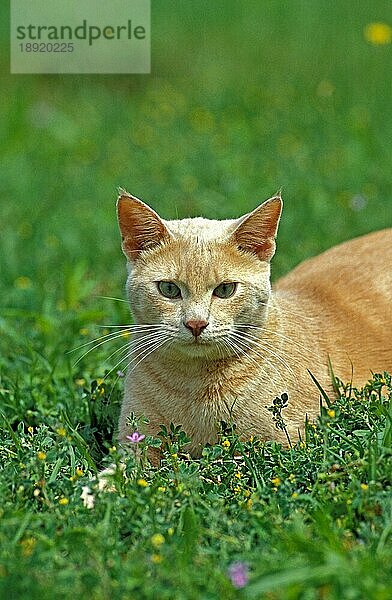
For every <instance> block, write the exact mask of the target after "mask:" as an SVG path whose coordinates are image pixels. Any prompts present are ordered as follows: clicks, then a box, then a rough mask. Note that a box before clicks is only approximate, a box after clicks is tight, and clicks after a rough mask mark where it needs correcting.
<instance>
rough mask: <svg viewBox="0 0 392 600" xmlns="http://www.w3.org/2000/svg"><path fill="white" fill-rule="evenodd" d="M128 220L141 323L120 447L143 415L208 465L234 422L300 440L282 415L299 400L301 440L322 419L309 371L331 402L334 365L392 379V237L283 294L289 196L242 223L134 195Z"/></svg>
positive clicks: (355, 249)
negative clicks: (221, 431)
mask: <svg viewBox="0 0 392 600" xmlns="http://www.w3.org/2000/svg"><path fill="white" fill-rule="evenodd" d="M117 213H118V222H119V227H120V232H121V236H122V249H123V252H124V254H125V256H126V258H127V264H128V279H127V284H126V289H127V295H128V298H129V302H130V307H131V311H132V313H133V318H134V321H135V325H134V326H131V328H130V329H131V330H132V337H131V342H130V347H129V358H130V365H129V369H128V373H127V376H126V379H125V395H124V400H123V404H122V409H121V415H120V421H119V439H120V441H124V442H125V441H126V440H127V438H126V436H127V435H129V434H130V433H132V431H131V430H130V426H129V423H128V421H127V419H128V416H129V414H130V413H131V412H133V413H135V414H136V415H144V416H145V417H147V418H148V419H149V425H148V432H149V433H152V434H156V433H157V432H158V431H159V430H160V426H161V425H162V424H164V425H166V426H167V425H168V424H170V423H171V422H173V423H174V424H175V425H181V426H182V428H183V429H184V431H185V432H186V433H187V434H188V435H189V437H190V438H191V442H190V445H189V452H190V454H191V455H193V456H195V457H197V456H200V454H201V451H202V449H203V446H204V445H205V444H206V443H214V442H215V441H216V439H217V428H218V425H219V423H220V421H222V420H223V421H226V422H228V421H229V419H230V418H231V419H232V420H233V421H234V422H235V423H236V425H237V431H239V432H240V434H241V435H242V436H243V437H249V436H250V435H252V434H254V435H257V436H258V437H259V438H260V439H263V440H276V441H277V442H281V443H283V444H286V443H287V442H286V438H285V434H284V433H283V432H282V431H281V430H279V429H277V428H276V427H275V426H274V422H273V419H272V414H271V412H270V411H268V406H270V405H271V404H272V401H273V399H274V398H275V397H277V396H281V395H282V394H284V393H287V394H288V405H287V407H286V408H285V410H284V413H283V414H284V420H285V422H286V427H287V431H288V434H289V436H290V439H291V440H292V441H295V440H297V439H298V435H299V432H300V431H301V430H303V427H304V421H305V418H306V416H307V418H308V419H315V418H316V416H317V414H318V412H319V397H320V391H319V390H318V388H317V387H316V385H315V383H314V381H313V380H312V378H311V376H310V374H309V372H308V370H310V371H311V373H312V374H314V376H315V377H316V378H317V380H318V381H319V382H320V384H321V385H322V386H323V388H324V389H325V390H326V391H327V393H329V394H333V389H332V384H331V375H330V371H329V360H330V361H331V364H332V365H333V368H334V372H335V373H336V375H337V376H338V377H339V378H340V379H342V380H343V381H346V382H347V381H350V380H352V383H353V385H363V384H364V383H365V382H366V381H367V380H368V379H369V377H370V376H371V371H373V372H382V371H383V370H386V371H388V370H389V371H392V229H385V230H382V231H378V232H376V233H371V234H368V235H365V236H363V237H360V238H357V239H354V240H352V241H349V242H346V243H344V244H341V245H338V246H336V247H333V248H332V249H330V250H328V251H326V252H324V253H323V254H321V255H319V256H317V257H316V258H311V259H309V260H306V261H305V262H303V263H302V264H300V265H299V266H298V267H296V268H295V269H294V270H293V271H291V272H290V273H289V274H288V275H286V276H285V277H283V278H281V279H280V280H278V281H277V282H276V284H275V285H274V286H273V287H271V284H270V261H271V259H272V257H273V256H274V253H275V237H276V234H277V230H278V225H279V220H280V217H281V213H282V199H281V195H280V194H277V195H276V196H274V197H272V198H270V199H269V200H266V201H265V202H264V203H263V204H261V205H260V206H258V207H257V208H256V209H255V210H253V211H252V212H250V213H249V214H246V215H244V216H242V217H240V218H239V219H233V220H223V221H214V220H209V219H204V218H191V219H182V220H174V221H166V220H164V219H162V218H161V217H159V216H158V214H157V213H156V212H155V211H154V210H152V209H151V208H150V207H149V206H147V205H146V204H145V203H143V202H142V201H141V200H139V199H137V198H135V197H133V196H131V195H130V194H128V193H127V192H125V191H122V192H121V195H120V197H119V199H118V202H117ZM299 235H300V234H299ZM299 235H298V238H299ZM297 242H298V239H297V240H294V241H293V243H297Z"/></svg>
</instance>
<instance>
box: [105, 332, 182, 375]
mask: <svg viewBox="0 0 392 600" xmlns="http://www.w3.org/2000/svg"><path fill="white" fill-rule="evenodd" d="M168 339H170V338H168V337H167V336H165V335H161V336H160V337H155V339H154V338H149V339H148V340H144V343H142V342H141V343H140V344H139V345H137V346H135V347H131V348H130V347H129V346H128V347H127V348H125V349H126V350H127V352H125V354H124V356H123V357H122V358H121V360H119V361H118V362H117V363H116V364H115V365H114V367H113V368H112V369H111V370H110V371H109V372H108V373H106V375H105V378H106V377H108V376H109V375H110V373H112V372H113V371H114V370H115V369H116V368H117V367H119V366H120V365H121V363H123V362H124V361H125V360H128V359H129V358H130V357H131V356H132V355H133V354H135V352H137V353H138V354H136V356H134V357H133V358H132V360H131V361H130V362H129V363H128V365H127V367H128V366H129V365H130V364H131V363H132V362H133V361H134V360H137V358H139V357H140V356H141V355H142V354H143V353H144V352H146V351H147V350H149V349H150V347H151V345H157V344H158V345H159V344H160V342H162V341H165V340H168ZM122 350H124V348H122ZM127 367H126V368H127Z"/></svg>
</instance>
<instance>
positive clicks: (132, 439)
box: [126, 431, 146, 444]
mask: <svg viewBox="0 0 392 600" xmlns="http://www.w3.org/2000/svg"><path fill="white" fill-rule="evenodd" d="M145 437H146V436H145V435H143V434H142V433H139V432H138V431H134V432H133V433H132V435H127V436H126V438H127V440H129V441H130V442H131V443H132V444H137V443H139V442H141V441H142V440H144V438H145Z"/></svg>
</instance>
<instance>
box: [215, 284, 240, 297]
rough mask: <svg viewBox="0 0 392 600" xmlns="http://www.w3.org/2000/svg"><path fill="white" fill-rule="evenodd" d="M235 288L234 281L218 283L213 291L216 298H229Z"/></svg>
mask: <svg viewBox="0 0 392 600" xmlns="http://www.w3.org/2000/svg"><path fill="white" fill-rule="evenodd" d="M236 289H237V284H236V283H220V284H219V285H218V286H217V287H216V288H215V289H214V291H213V295H214V296H217V297H218V298H230V296H232V295H233V294H234V292H235V291H236Z"/></svg>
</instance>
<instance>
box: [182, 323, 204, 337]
mask: <svg viewBox="0 0 392 600" xmlns="http://www.w3.org/2000/svg"><path fill="white" fill-rule="evenodd" d="M184 325H185V327H186V328H187V329H190V331H191V332H192V335H194V336H195V338H197V337H199V335H200V334H201V332H202V331H203V329H205V328H206V327H207V325H208V323H207V321H187V322H186V323H184Z"/></svg>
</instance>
